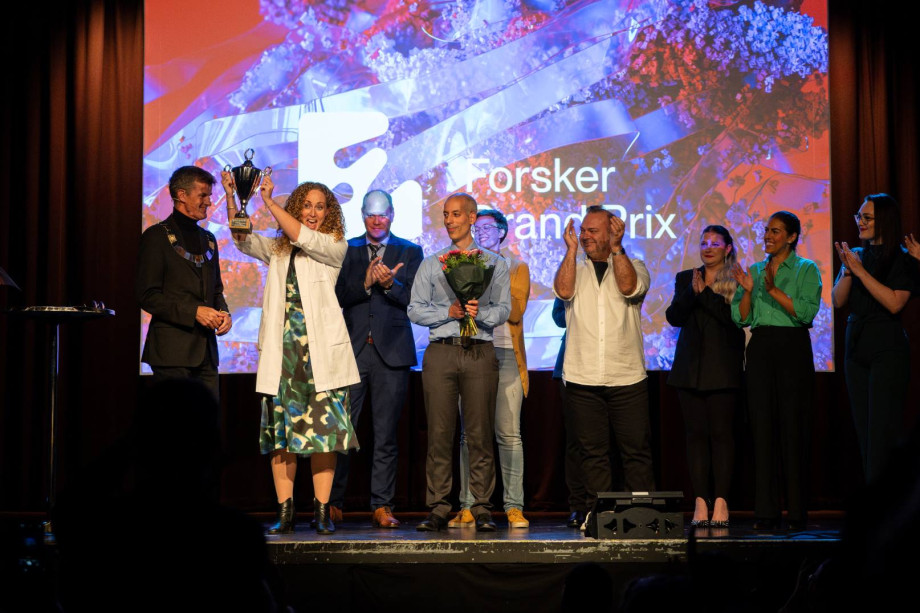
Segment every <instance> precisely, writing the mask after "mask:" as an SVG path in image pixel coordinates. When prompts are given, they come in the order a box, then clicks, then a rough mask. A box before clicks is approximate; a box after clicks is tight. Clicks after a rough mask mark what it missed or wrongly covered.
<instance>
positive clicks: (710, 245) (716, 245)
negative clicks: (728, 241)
mask: <svg viewBox="0 0 920 613" xmlns="http://www.w3.org/2000/svg"><path fill="white" fill-rule="evenodd" d="M724 246H725V243H720V242H719V241H700V249H721V248H722V247H724Z"/></svg>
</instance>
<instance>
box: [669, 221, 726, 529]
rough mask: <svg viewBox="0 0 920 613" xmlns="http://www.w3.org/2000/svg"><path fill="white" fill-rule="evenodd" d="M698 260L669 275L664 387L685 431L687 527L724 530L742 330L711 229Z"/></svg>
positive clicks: (717, 235) (722, 247)
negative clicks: (669, 340) (671, 335)
mask: <svg viewBox="0 0 920 613" xmlns="http://www.w3.org/2000/svg"><path fill="white" fill-rule="evenodd" d="M700 259H701V260H702V261H703V265H702V266H700V267H699V268H694V269H692V270H684V271H681V272H679V273H677V278H676V279H675V281H674V299H673V300H672V301H671V306H669V307H668V310H667V312H666V313H665V315H666V317H667V319H668V323H670V324H671V325H672V326H675V327H679V328H680V336H679V337H678V338H677V349H676V350H675V352H674V364H673V365H672V367H671V373H670V375H668V385H672V386H674V387H676V388H678V398H680V406H681V409H682V410H683V414H684V424H685V425H686V428H687V461H688V464H689V467H690V480H691V483H692V484H693V490H694V494H695V495H696V503H695V509H694V512H693V520H692V521H691V525H692V526H707V525H712V526H715V527H727V526H728V502H727V501H726V498H727V496H728V489H729V487H730V486H731V478H732V465H733V464H734V456H735V444H734V439H733V437H732V418H733V416H734V412H735V407H736V405H737V400H738V391H739V389H740V387H741V373H742V364H743V360H744V331H743V330H741V329H740V328H738V326H736V325H735V323H734V322H733V321H732V314H731V300H732V297H733V296H734V295H735V289H736V288H737V286H738V283H737V281H735V279H734V277H733V276H732V272H731V271H732V266H733V265H734V264H735V262H736V260H737V258H736V255H735V248H734V242H733V241H732V237H731V234H729V232H728V230H726V229H725V228H724V227H722V226H717V225H713V226H707V227H706V228H705V229H704V230H703V236H702V239H701V240H700ZM710 511H711V512H712V518H711V520H710V515H709V513H710Z"/></svg>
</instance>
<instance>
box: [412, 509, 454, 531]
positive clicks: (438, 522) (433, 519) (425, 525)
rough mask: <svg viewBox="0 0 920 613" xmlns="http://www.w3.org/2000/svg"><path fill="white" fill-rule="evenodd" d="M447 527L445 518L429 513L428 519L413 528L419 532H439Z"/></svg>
mask: <svg viewBox="0 0 920 613" xmlns="http://www.w3.org/2000/svg"><path fill="white" fill-rule="evenodd" d="M446 527H447V518H446V517H441V516H440V515H438V514H436V513H429V514H428V517H426V518H425V519H423V520H422V521H420V522H419V524H418V525H417V526H416V527H415V529H416V530H418V531H419V532H440V531H441V530H443V529H444V528H446Z"/></svg>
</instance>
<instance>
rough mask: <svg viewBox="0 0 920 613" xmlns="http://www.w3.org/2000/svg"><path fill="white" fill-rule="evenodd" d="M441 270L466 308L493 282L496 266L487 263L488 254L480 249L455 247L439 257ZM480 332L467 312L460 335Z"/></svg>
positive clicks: (462, 321)
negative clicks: (467, 249)
mask: <svg viewBox="0 0 920 613" xmlns="http://www.w3.org/2000/svg"><path fill="white" fill-rule="evenodd" d="M438 261H439V262H441V270H443V271H444V278H446V279H447V284H448V285H449V286H450V289H452V290H453V292H454V294H456V296H457V300H459V301H460V306H461V307H463V309H464V311H465V310H466V303H467V302H469V301H470V300H478V299H479V297H480V296H482V294H483V293H484V292H485V291H486V288H487V287H489V283H491V282H492V273H493V272H495V267H494V266H487V265H486V256H485V254H483V252H482V250H480V249H471V250H469V251H461V250H459V249H454V250H452V251H448V252H447V253H445V254H444V255H442V256H439V257H438ZM478 333H479V326H477V325H476V322H475V321H474V320H473V318H472V317H470V315H469V313H465V314H464V316H463V319H461V320H460V336H461V337H464V336H474V335H476V334H478Z"/></svg>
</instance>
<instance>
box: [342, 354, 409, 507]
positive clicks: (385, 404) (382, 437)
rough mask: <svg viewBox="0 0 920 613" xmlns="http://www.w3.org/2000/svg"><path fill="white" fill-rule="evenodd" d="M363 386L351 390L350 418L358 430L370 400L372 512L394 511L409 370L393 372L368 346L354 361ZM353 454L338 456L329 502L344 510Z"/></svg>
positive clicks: (357, 385)
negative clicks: (386, 508) (400, 438)
mask: <svg viewBox="0 0 920 613" xmlns="http://www.w3.org/2000/svg"><path fill="white" fill-rule="evenodd" d="M355 361H356V362H357V364H358V373H359V374H360V375H361V382H360V383H356V384H355V385H352V386H351V388H349V399H350V401H351V404H350V406H349V412H348V414H349V417H350V418H351V423H352V425H353V426H354V427H355V428H356V429H357V427H358V419H359V418H360V417H361V410H362V408H363V407H364V398H365V397H366V396H368V395H369V396H370V400H371V419H372V421H373V425H374V457H373V465H372V467H371V509H376V508H378V507H392V506H393V498H394V496H395V495H396V469H397V460H398V444H397V435H398V428H399V417H400V415H401V414H402V408H403V405H404V404H405V402H406V392H407V391H408V389H409V367H408V366H406V367H402V368H392V367H390V366H388V365H387V363H386V362H384V361H383V358H382V357H380V353H379V352H378V351H377V348H376V347H374V345H372V344H368V345H365V346H364V347H363V348H362V349H361V351H360V352H359V353H358V355H357V356H356V357H355ZM351 455H352V454H351V453H348V454H345V455H339V456H338V460H337V461H336V463H335V477H334V478H333V480H332V493H331V494H330V495H329V502H330V503H331V504H333V505H334V506H337V507H339V508H343V506H344V502H345V490H346V489H347V487H348V471H349V468H350V466H351Z"/></svg>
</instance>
